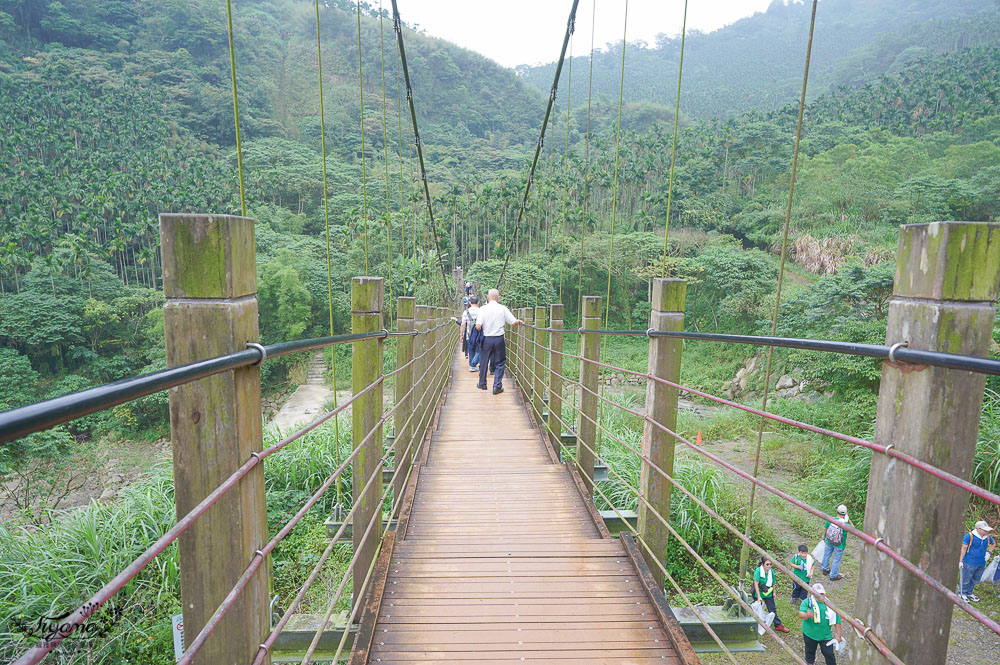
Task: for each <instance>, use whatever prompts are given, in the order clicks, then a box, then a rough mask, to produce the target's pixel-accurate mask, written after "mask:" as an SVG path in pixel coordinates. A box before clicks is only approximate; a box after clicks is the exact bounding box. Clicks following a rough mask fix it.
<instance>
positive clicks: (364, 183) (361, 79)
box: [358, 0, 368, 275]
mask: <svg viewBox="0 0 1000 665" xmlns="http://www.w3.org/2000/svg"><path fill="white" fill-rule="evenodd" d="M358 90H359V91H360V93H361V94H360V96H359V97H358V101H359V102H360V103H361V199H362V203H361V215H362V219H363V220H364V229H365V274H366V275H367V274H368V174H367V173H366V171H365V76H364V69H363V68H362V64H361V0H358Z"/></svg>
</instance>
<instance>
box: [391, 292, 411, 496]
mask: <svg viewBox="0 0 1000 665" xmlns="http://www.w3.org/2000/svg"><path fill="white" fill-rule="evenodd" d="M415 302H416V301H415V299H414V298H411V297H408V296H403V297H401V298H397V299H396V329H397V330H398V331H399V332H401V333H402V332H412V331H413V329H414V328H413V315H414V310H413V306H414V303H415ZM413 342H414V337H413V336H406V337H397V338H396V367H397V368H403V369H400V370H399V373H398V374H396V381H395V388H394V389H395V403H396V404H397V407H396V412H395V413H394V414H393V416H392V418H393V422H394V423H395V426H396V427H395V429H396V438H395V439H393V458H394V459H395V462H394V465H395V467H396V480H395V482H394V483H393V494H392V496H393V508H398V507H399V499H400V497H401V496H403V481H404V480H405V479H406V473H407V471H408V470H409V468H410V455H411V454H412V453H413V448H414V446H413V445H412V444H411V441H413V437H412V436H411V435H410V433H411V432H412V431H413V430H414V428H415V426H416V423H414V422H413V420H412V419H411V418H410V415H411V414H412V413H413V398H414V395H415V393H416V391H415V390H414V391H412V392H411V391H410V389H411V388H412V387H413V365H410V366H409V367H406V365H407V364H409V363H410V361H412V360H413V346H414V344H413ZM413 364H414V365H415V364H416V363H413ZM407 393H410V394H409V395H407ZM407 449H409V452H408V451H407Z"/></svg>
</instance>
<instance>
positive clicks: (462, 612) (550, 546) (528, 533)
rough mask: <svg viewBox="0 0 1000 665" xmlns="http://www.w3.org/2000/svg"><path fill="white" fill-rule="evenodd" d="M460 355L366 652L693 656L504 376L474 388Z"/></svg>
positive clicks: (480, 659)
mask: <svg viewBox="0 0 1000 665" xmlns="http://www.w3.org/2000/svg"><path fill="white" fill-rule="evenodd" d="M456 360H460V358H456ZM463 365H464V363H463V362H457V363H456V366H455V367H454V369H455V370H457V371H454V372H453V376H454V379H453V385H452V387H451V390H450V392H449V394H448V397H447V398H446V400H445V406H444V407H443V408H442V409H441V412H440V414H439V417H438V420H437V430H436V431H435V433H434V434H433V436H432V438H431V442H430V446H429V449H428V450H427V453H426V458H425V463H424V464H422V466H421V467H420V475H419V479H418V482H417V483H416V486H415V489H413V490H412V497H411V502H410V504H409V505H410V506H411V511H410V514H409V519H408V520H407V522H406V524H405V525H402V527H401V528H398V529H397V533H396V537H397V540H396V542H395V547H394V549H393V552H392V557H391V559H390V561H389V566H388V570H387V575H386V579H385V590H384V594H383V596H382V602H381V603H380V604H379V606H378V615H377V618H376V619H375V620H373V621H372V626H373V628H372V639H371V643H370V652H369V653H368V654H367V655H368V662H372V663H375V662H378V663H383V664H388V663H397V664H402V663H425V664H432V663H448V664H449V665H454V664H456V663H463V662H465V663H470V664H474V665H490V664H492V663H521V662H528V661H530V662H532V663H558V664H559V665H569V664H570V663H573V664H577V663H580V664H583V665H587V664H595V665H596V664H598V663H607V664H611V663H614V664H615V665H620V664H623V663H635V664H636V665H645V664H647V663H658V664H661V665H662V664H664V663H668V664H676V665H682V664H683V665H696V664H697V659H696V658H695V659H694V660H690V659H686V660H685V659H683V658H678V656H677V651H676V649H675V645H674V642H675V641H676V636H674V635H672V634H671V630H670V629H671V628H672V627H670V626H666V625H665V624H664V622H663V615H662V611H661V608H659V607H658V606H657V605H656V603H654V602H652V601H651V598H650V596H649V594H648V591H647V588H646V586H645V585H644V582H645V580H644V579H643V578H642V577H641V576H640V574H639V572H638V570H637V568H636V566H635V564H634V562H633V560H632V559H631V558H630V557H629V553H628V552H627V551H626V549H625V547H624V546H623V545H622V543H620V542H618V541H616V540H612V539H610V538H609V536H608V534H607V531H606V530H605V529H603V528H602V527H603V524H600V523H599V518H598V517H595V516H596V515H597V513H596V511H595V510H592V509H591V507H590V506H588V505H587V504H586V503H585V502H584V500H583V497H582V496H581V490H580V485H579V482H578V480H577V479H576V478H574V477H573V475H572V474H571V473H569V472H568V471H567V467H566V466H565V465H562V464H557V463H554V461H553V459H552V457H551V456H550V455H549V453H548V450H547V447H546V442H545V440H544V439H543V437H542V435H541V433H540V432H539V430H538V429H536V428H534V426H533V424H532V419H531V418H530V417H529V416H528V413H527V411H526V410H525V408H524V406H523V405H522V403H521V400H520V397H519V395H518V394H517V393H516V392H515V390H514V389H513V386H511V385H510V384H508V386H510V387H509V388H508V390H507V391H505V392H504V393H503V394H501V395H497V396H494V395H492V394H490V393H489V392H487V391H479V390H476V389H475V387H474V384H475V380H476V378H477V377H476V376H474V375H472V374H471V373H470V372H467V371H462V370H464V366H463Z"/></svg>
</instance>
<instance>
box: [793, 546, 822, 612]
mask: <svg viewBox="0 0 1000 665" xmlns="http://www.w3.org/2000/svg"><path fill="white" fill-rule="evenodd" d="M815 567H816V560H815V559H814V558H812V555H811V554H809V547H808V546H806V545H804V544H803V545H799V551H798V553H797V554H796V555H795V556H793V557H792V571H793V572H794V573H795V577H797V578H799V580H801V581H802V582H804V583H805V585H806V586H809V583H810V582H811V581H812V574H813V568H815ZM808 597H809V594H808V593H807V592H806V590H805V588H804V587H802V586H801V585H799V584H798V583H796V582H795V581H794V580H793V581H792V604H793V605H798V604H799V601H800V600H805V599H806V598H808Z"/></svg>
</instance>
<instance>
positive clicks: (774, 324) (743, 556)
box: [740, 0, 818, 584]
mask: <svg viewBox="0 0 1000 665" xmlns="http://www.w3.org/2000/svg"><path fill="white" fill-rule="evenodd" d="M817 2H818V0H813V3H812V16H811V18H810V19H809V42H808V44H807V45H806V64H805V70H804V71H803V73H802V94H801V95H800V97H799V118H798V123H797V124H796V127H795V149H794V150H793V151H792V173H791V176H790V178H789V182H788V204H787V205H786V206H785V228H784V231H783V232H782V236H781V263H780V264H779V266H778V286H777V290H776V291H775V293H774V311H773V312H772V314H771V336H772V337H774V335H775V333H776V332H777V330H778V306H779V305H780V304H781V282H782V280H783V278H784V276H785V259H786V257H787V256H788V227H789V226H790V225H791V221H792V197H793V196H794V195H795V175H796V172H797V171H798V166H799V142H800V140H801V139H802V115H803V112H804V111H805V106H806V85H807V84H808V83H809V58H810V56H811V55H812V44H813V31H814V29H815V27H816V4H817ZM773 358H774V347H773V346H769V347H768V348H767V370H766V371H765V372H764V397H763V401H762V403H761V407H760V409H761V411H767V394H768V388H770V386H771V361H772V359H773ZM763 437H764V418H763V417H761V419H760V426H759V427H758V428H757V448H756V452H755V453H754V461H753V477H754V478H756V477H757V471H758V469H759V468H760V444H761V440H762V439H763ZM756 489H757V485H756V484H754V483H751V485H750V504H749V506H748V507H747V521H746V526H745V527H744V530H743V535H744V537H749V535H750V519H751V517H753V503H754V496H755V494H756V492H755V490H756ZM748 554H749V552H748V548H747V545H746V543H745V542H744V544H743V548H742V549H741V550H740V584H742V583H743V577H744V576H745V575H746V568H747V556H748Z"/></svg>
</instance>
